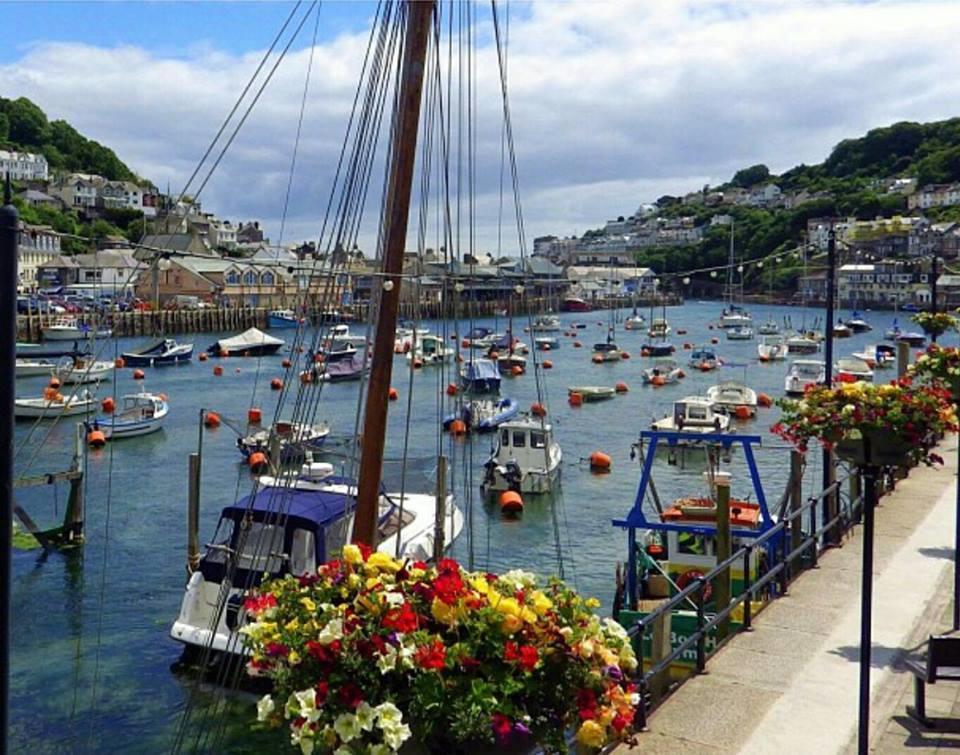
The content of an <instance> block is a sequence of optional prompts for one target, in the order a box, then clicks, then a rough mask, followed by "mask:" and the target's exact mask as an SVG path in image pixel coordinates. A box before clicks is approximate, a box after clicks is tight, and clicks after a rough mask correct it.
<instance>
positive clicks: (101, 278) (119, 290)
mask: <svg viewBox="0 0 960 755" xmlns="http://www.w3.org/2000/svg"><path fill="white" fill-rule="evenodd" d="M147 267H148V265H147V263H145V262H142V261H140V260H138V259H136V257H134V256H133V254H132V253H131V252H130V251H129V250H128V249H101V250H100V251H98V252H96V253H95V254H74V255H70V256H66V255H55V256H51V257H50V258H49V259H48V260H46V261H44V262H43V263H42V264H40V265H39V266H38V268H37V276H38V281H39V283H40V285H41V286H42V287H43V288H53V287H57V286H64V287H70V288H74V289H85V290H87V291H89V292H91V293H95V294H101V293H103V294H107V293H109V294H113V295H127V294H130V293H132V292H133V291H134V290H135V289H136V287H137V284H138V282H139V280H140V277H141V276H142V275H143V273H144V272H145V271H146V270H147Z"/></svg>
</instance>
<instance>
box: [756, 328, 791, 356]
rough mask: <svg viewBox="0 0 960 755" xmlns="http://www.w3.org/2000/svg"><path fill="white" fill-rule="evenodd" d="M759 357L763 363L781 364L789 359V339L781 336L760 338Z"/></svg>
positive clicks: (758, 345)
mask: <svg viewBox="0 0 960 755" xmlns="http://www.w3.org/2000/svg"><path fill="white" fill-rule="evenodd" d="M757 356H758V357H759V358H760V361H761V362H779V361H780V360H781V359H786V358H787V339H786V338H784V337H783V336H781V335H765V336H760V343H758V344H757Z"/></svg>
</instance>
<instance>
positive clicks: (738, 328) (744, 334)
mask: <svg viewBox="0 0 960 755" xmlns="http://www.w3.org/2000/svg"><path fill="white" fill-rule="evenodd" d="M726 330H727V340H728V341H750V340H752V339H753V328H751V327H750V326H749V325H734V326H732V327H728V328H727V329H726Z"/></svg>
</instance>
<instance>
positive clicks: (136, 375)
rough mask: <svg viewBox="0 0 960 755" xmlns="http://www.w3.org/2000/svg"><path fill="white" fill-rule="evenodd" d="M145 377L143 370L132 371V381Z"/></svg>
mask: <svg viewBox="0 0 960 755" xmlns="http://www.w3.org/2000/svg"><path fill="white" fill-rule="evenodd" d="M146 376H147V375H146V373H144V371H143V370H134V371H133V379H134V380H143V379H144V378H145V377H146Z"/></svg>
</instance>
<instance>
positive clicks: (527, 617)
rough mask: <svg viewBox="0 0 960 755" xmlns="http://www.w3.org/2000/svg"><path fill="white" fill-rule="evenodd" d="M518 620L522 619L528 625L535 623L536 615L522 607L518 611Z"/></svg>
mask: <svg viewBox="0 0 960 755" xmlns="http://www.w3.org/2000/svg"><path fill="white" fill-rule="evenodd" d="M520 618H521V619H523V620H524V621H525V622H527V623H528V624H536V623H537V614H536V613H534V612H533V611H531V610H530V609H529V608H527V607H526V606H524V608H523V609H522V610H521V611H520Z"/></svg>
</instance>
